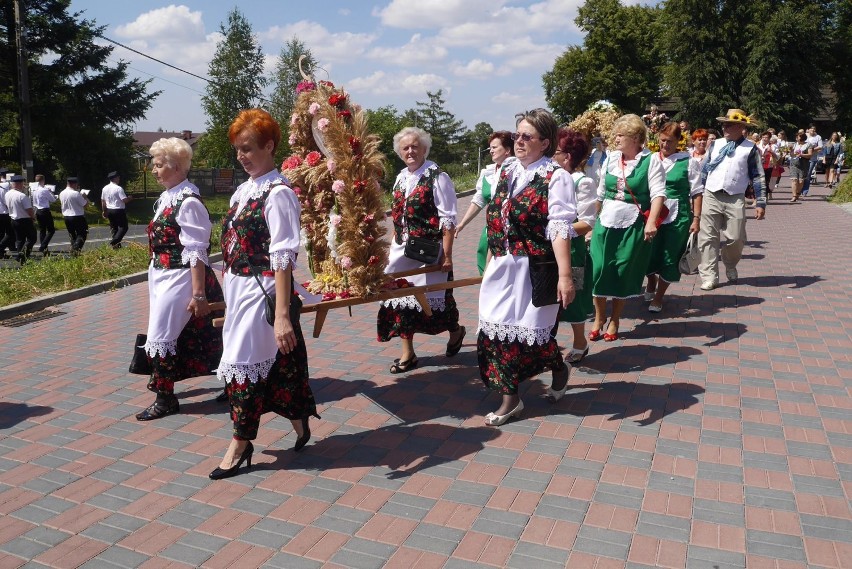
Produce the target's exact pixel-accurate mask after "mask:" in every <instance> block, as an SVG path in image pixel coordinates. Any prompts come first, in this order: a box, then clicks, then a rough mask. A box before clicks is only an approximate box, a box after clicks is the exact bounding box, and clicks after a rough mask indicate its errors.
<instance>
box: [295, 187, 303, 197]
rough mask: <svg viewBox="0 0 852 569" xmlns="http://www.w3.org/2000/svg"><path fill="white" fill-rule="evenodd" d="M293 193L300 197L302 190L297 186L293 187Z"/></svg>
mask: <svg viewBox="0 0 852 569" xmlns="http://www.w3.org/2000/svg"><path fill="white" fill-rule="evenodd" d="M293 193H294V194H296V196H301V195H302V188H300V187H299V186H296V187H294V188H293Z"/></svg>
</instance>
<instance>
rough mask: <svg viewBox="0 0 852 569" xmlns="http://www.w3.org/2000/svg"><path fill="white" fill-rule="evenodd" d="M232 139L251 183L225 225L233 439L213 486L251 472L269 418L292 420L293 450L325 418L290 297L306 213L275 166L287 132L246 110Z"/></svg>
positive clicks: (226, 356) (224, 367)
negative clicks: (270, 308) (270, 311)
mask: <svg viewBox="0 0 852 569" xmlns="http://www.w3.org/2000/svg"><path fill="white" fill-rule="evenodd" d="M228 139H229V140H230V142H231V145H232V146H233V147H234V149H235V150H236V152H237V160H238V161H239V163H240V165H242V167H243V169H245V171H246V173H247V174H248V175H249V176H250V177H249V179H248V181H247V182H245V183H243V184H241V185H240V187H238V188H237V190H236V191H235V192H234V195H233V196H231V207H230V209H229V210H228V213H227V214H225V217H224V218H223V219H222V257H223V259H222V261H223V264H224V267H225V268H224V273H225V274H224V284H225V299H226V302H227V304H228V310H227V318H226V319H225V327H224V328H223V330H222V334H223V339H224V352H223V354H222V361H221V362H220V364H219V370H218V372H217V373H218V375H219V378H220V379H222V380H224V381H225V390H226V391H227V393H228V398H229V400H230V402H231V419H232V420H233V422H234V434H233V438H232V440H231V444H230V446H229V447H228V450H227V452H226V453H225V456H224V457H223V458H222V462H221V463H220V465H219V467H218V468H216V469H215V470H213V472H211V473H210V478H212V479H214V480H218V479H220V478H228V477H230V476H235V475H236V474H237V473H238V470H239V468H240V466H241V465H242V463H243V461H248V467H249V468H251V457H252V453H253V452H254V446H253V445H252V442H251V441H252V440H254V439H255V438H256V437H257V431H258V427H259V425H260V417H261V415H263V414H264V413H267V412H274V413H277V414H279V415H281V416H282V417H286V418H287V419H289V420H290V422H291V423H292V425H293V431H294V432H295V433H296V435H297V438H296V444H295V446H294V447H293V450H295V451H299V450H301V449H302V448H303V447H304V446H305V445H306V444H307V443H308V441H309V440H310V438H311V429H310V426H309V424H308V421H309V419H310V417H311V416H314V417H317V418H319V415H317V405H316V402H315V401H314V395H313V393H312V392H311V388H310V385H308V352H307V350H306V348H305V338H304V336H303V335H302V328H301V327H300V325H299V313H300V311H301V307H302V303H301V300H299V297H298V296H297V295H296V294H295V293H294V292H293V268H294V267H295V265H296V257H297V255H298V252H299V229H300V225H299V214H300V212H301V208H300V206H299V200H298V199H297V197H296V194H295V193H293V190H292V189H291V188H290V187H289V182H288V181H287V179H286V178H284V177H282V176H281V175H280V174H279V173H278V171H277V170H276V169H275V162H274V160H275V149H276V147H277V146H278V143H279V142H280V141H281V129H280V128H279V126H278V123H277V122H275V120H274V119H273V118H272V116H271V115H270V114H269V113H267V112H266V111H264V110H261V109H248V110H244V111H242V112H240V114H239V115H237V118H236V119H234V122H233V123H232V124H231V127H230V129H229V130H228ZM264 291H265V292H264ZM267 294H268V295H270V296H271V297H272V298H273V303H274V313H275V319H274V324H269V322H268V315H267V305H266V298H267V296H266V295H267Z"/></svg>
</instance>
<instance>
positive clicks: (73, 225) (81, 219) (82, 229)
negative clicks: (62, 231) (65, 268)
mask: <svg viewBox="0 0 852 569" xmlns="http://www.w3.org/2000/svg"><path fill="white" fill-rule="evenodd" d="M63 219H65V227H66V228H67V229H68V237H70V238H71V251H72V252H73V251H80V250H82V249H83V244H84V243H85V242H86V237H88V236H89V222H88V221H86V217H85V216H83V215H75V216H71V217H69V216H65V217H64V218H63Z"/></svg>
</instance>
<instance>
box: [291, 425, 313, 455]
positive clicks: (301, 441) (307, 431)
mask: <svg viewBox="0 0 852 569" xmlns="http://www.w3.org/2000/svg"><path fill="white" fill-rule="evenodd" d="M309 420H310V417H302V436H301V437H299V438H298V439H296V444H295V445H294V446H293V450H294V451H296V452H299V451H300V450H302V449H303V448H305V445H306V444H308V441H309V440H311V426H310V424H309V423H308V421H309Z"/></svg>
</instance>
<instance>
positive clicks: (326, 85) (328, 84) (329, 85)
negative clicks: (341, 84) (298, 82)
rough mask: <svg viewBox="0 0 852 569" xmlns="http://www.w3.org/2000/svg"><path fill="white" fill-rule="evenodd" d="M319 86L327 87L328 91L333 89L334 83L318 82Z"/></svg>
mask: <svg viewBox="0 0 852 569" xmlns="http://www.w3.org/2000/svg"><path fill="white" fill-rule="evenodd" d="M319 84H320V85H322V86H323V87H328V88H329V89H334V83H332V82H331V81H320V82H319Z"/></svg>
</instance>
